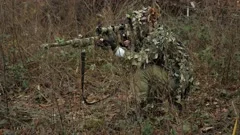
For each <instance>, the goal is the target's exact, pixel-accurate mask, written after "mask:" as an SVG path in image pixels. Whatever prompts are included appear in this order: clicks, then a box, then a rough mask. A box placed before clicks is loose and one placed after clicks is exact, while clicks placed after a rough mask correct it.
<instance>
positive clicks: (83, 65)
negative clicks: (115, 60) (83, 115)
mask: <svg viewBox="0 0 240 135" xmlns="http://www.w3.org/2000/svg"><path fill="white" fill-rule="evenodd" d="M85 59H86V51H85V50H82V52H81V61H82V64H81V65H82V66H81V89H82V100H83V102H84V103H85V104H86V105H94V104H96V103H99V102H101V101H103V100H105V99H107V98H109V97H111V96H112V95H113V94H114V93H115V91H114V92H113V93H111V94H110V95H108V96H107V97H105V98H102V99H99V100H97V101H94V102H88V101H87V97H85V96H84V73H85ZM117 88H118V87H117Z"/></svg>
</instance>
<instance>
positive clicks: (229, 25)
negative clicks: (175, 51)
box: [0, 0, 240, 135]
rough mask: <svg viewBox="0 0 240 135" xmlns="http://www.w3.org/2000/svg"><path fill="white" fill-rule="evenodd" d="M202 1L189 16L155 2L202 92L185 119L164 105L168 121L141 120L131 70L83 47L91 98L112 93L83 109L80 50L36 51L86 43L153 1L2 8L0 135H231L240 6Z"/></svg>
mask: <svg viewBox="0 0 240 135" xmlns="http://www.w3.org/2000/svg"><path fill="white" fill-rule="evenodd" d="M200 2H201V4H200V3H199V5H197V8H196V9H195V10H194V11H190V13H192V15H191V16H190V17H189V18H187V17H186V16H185V9H184V7H183V5H184V3H182V4H179V3H178V4H179V5H180V6H177V7H173V6H174V5H172V4H171V1H169V2H163V3H161V1H159V3H161V4H159V5H160V6H161V8H162V9H163V11H162V16H161V17H162V18H161V20H160V21H161V23H163V24H165V25H168V26H169V27H171V28H172V30H173V31H174V32H175V33H177V34H178V35H179V38H181V39H182V41H183V42H184V43H185V44H187V46H188V48H189V51H190V53H191V56H192V58H193V63H194V68H195V75H196V78H197V79H198V81H199V83H200V85H199V90H197V91H194V92H192V93H191V94H190V97H189V98H188V100H187V101H186V103H185V107H184V110H183V112H182V113H180V114H179V113H178V112H177V111H176V110H175V109H174V108H171V107H170V109H169V112H168V114H166V115H164V116H156V114H154V110H153V111H152V112H150V113H149V114H143V113H146V112H144V111H142V110H141V108H140V107H139V106H138V105H137V104H136V102H137V101H136V93H135V91H134V89H133V87H132V81H133V79H132V74H133V73H132V71H133V69H131V67H130V66H129V65H128V64H127V63H125V62H124V61H123V60H119V59H117V58H116V57H114V56H113V55H112V54H111V53H109V52H107V51H103V50H98V49H88V53H87V65H86V68H87V71H86V80H85V84H86V86H85V89H86V91H87V95H89V96H88V97H89V98H88V100H95V99H98V98H100V99H101V98H103V97H105V96H107V95H109V94H111V93H112V92H115V93H114V95H113V96H111V97H110V98H108V99H107V100H104V101H103V102H101V103H99V104H97V105H94V106H86V105H85V104H83V103H82V101H81V91H80V86H79V85H80V84H79V83H80V73H79V66H80V63H79V61H80V50H77V49H73V48H70V47H64V48H53V49H51V50H48V51H45V50H42V49H41V48H40V47H39V45H40V44H42V43H45V42H54V40H55V38H64V39H70V38H74V37H77V36H78V35H79V34H82V35H83V36H84V37H85V36H90V35H92V34H94V31H95V27H96V26H97V25H98V24H99V23H100V21H99V20H101V23H102V24H103V25H104V26H105V25H110V24H117V23H122V22H123V18H124V17H125V13H127V12H129V11H131V10H134V9H138V8H139V7H141V5H144V4H149V5H151V2H149V1H130V0H123V1H114V0H98V1H96V0H91V1H88V0H69V1H59V0H46V1H40V0H39V1H27V0H25V1H17V0H10V1H7V0H0V16H1V18H0V28H1V29H0V32H1V33H0V47H1V48H0V66H1V67H0V93H1V95H0V101H1V104H0V135H1V133H2V132H3V131H4V132H5V131H6V130H7V129H9V130H11V131H15V132H16V133H17V134H173V135H175V134H230V133H231V132H232V129H233V125H234V120H235V119H234V118H235V117H236V115H237V114H235V113H234V109H233V104H234V105H235V108H236V110H239V108H240V104H239V102H240V98H239V92H240V85H239V78H240V76H239V69H240V65H239V62H240V50H239V49H240V48H239V44H240V42H239V41H240V38H239V37H240V36H239V31H240V30H239V25H240V13H239V12H240V11H239V8H240V6H239V5H237V4H236V1H234V0H232V1H228V2H225V1H219V3H211V2H208V1H207V0H202V1H200ZM180 11H183V12H180ZM176 13H177V14H176ZM97 14H101V15H102V18H101V19H98V18H97ZM232 102H233V103H232ZM238 115H239V114H238ZM143 116H149V117H148V118H145V117H143ZM238 133H240V131H239V129H238Z"/></svg>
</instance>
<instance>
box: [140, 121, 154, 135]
mask: <svg viewBox="0 0 240 135" xmlns="http://www.w3.org/2000/svg"><path fill="white" fill-rule="evenodd" d="M152 134H153V126H152V124H151V123H150V121H146V123H145V124H144V125H143V129H142V135H152Z"/></svg>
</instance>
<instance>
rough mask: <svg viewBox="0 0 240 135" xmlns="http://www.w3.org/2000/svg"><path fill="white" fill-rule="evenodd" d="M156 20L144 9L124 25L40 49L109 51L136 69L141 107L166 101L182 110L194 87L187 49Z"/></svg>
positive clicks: (99, 29) (151, 11)
mask: <svg viewBox="0 0 240 135" xmlns="http://www.w3.org/2000/svg"><path fill="white" fill-rule="evenodd" d="M158 17H159V13H157V12H156V9H155V8H151V7H149V8H143V9H142V10H138V11H134V12H132V13H130V14H127V23H126V24H121V25H118V26H110V27H107V28H106V27H100V26H98V27H97V29H96V33H97V36H94V37H90V38H83V39H74V40H68V41H64V42H61V43H52V44H44V45H43V46H45V47H55V46H65V45H72V46H73V47H78V46H81V47H84V46H88V45H91V44H95V46H98V47H101V48H110V49H111V50H112V51H113V52H114V54H115V55H116V56H119V57H122V58H124V59H125V60H127V61H128V62H130V64H131V65H132V66H133V67H134V68H135V69H138V70H135V71H136V74H135V76H134V80H135V81H134V82H133V84H134V87H135V88H136V90H137V91H138V93H139V101H140V102H141V103H144V104H146V103H147V104H149V103H153V102H159V103H161V102H164V100H166V99H167V100H169V101H171V102H173V103H175V104H176V105H178V107H180V109H181V100H182V99H184V98H185V97H186V96H187V94H188V92H189V90H190V89H191V86H192V84H193V77H192V74H193V71H192V65H191V61H190V58H189V55H188V52H187V49H186V47H185V46H184V45H182V44H181V42H179V41H178V40H177V39H176V36H175V35H174V34H173V33H172V32H171V31H170V30H169V29H168V28H167V27H164V26H161V25H160V24H159V23H158V22H157V18H158ZM153 65H155V66H153Z"/></svg>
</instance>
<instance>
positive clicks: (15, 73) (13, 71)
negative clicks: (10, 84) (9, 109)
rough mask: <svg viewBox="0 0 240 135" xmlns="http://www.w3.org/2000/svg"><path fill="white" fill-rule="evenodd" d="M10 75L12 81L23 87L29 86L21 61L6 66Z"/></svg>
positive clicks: (25, 70)
mask: <svg viewBox="0 0 240 135" xmlns="http://www.w3.org/2000/svg"><path fill="white" fill-rule="evenodd" d="M8 70H9V73H10V75H11V76H10V77H12V78H13V80H14V82H15V83H16V84H17V85H18V86H20V87H21V88H23V89H26V88H28V87H29V82H28V79H27V77H26V73H27V69H26V68H25V67H24V66H23V64H22V63H20V64H15V65H12V66H8Z"/></svg>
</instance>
